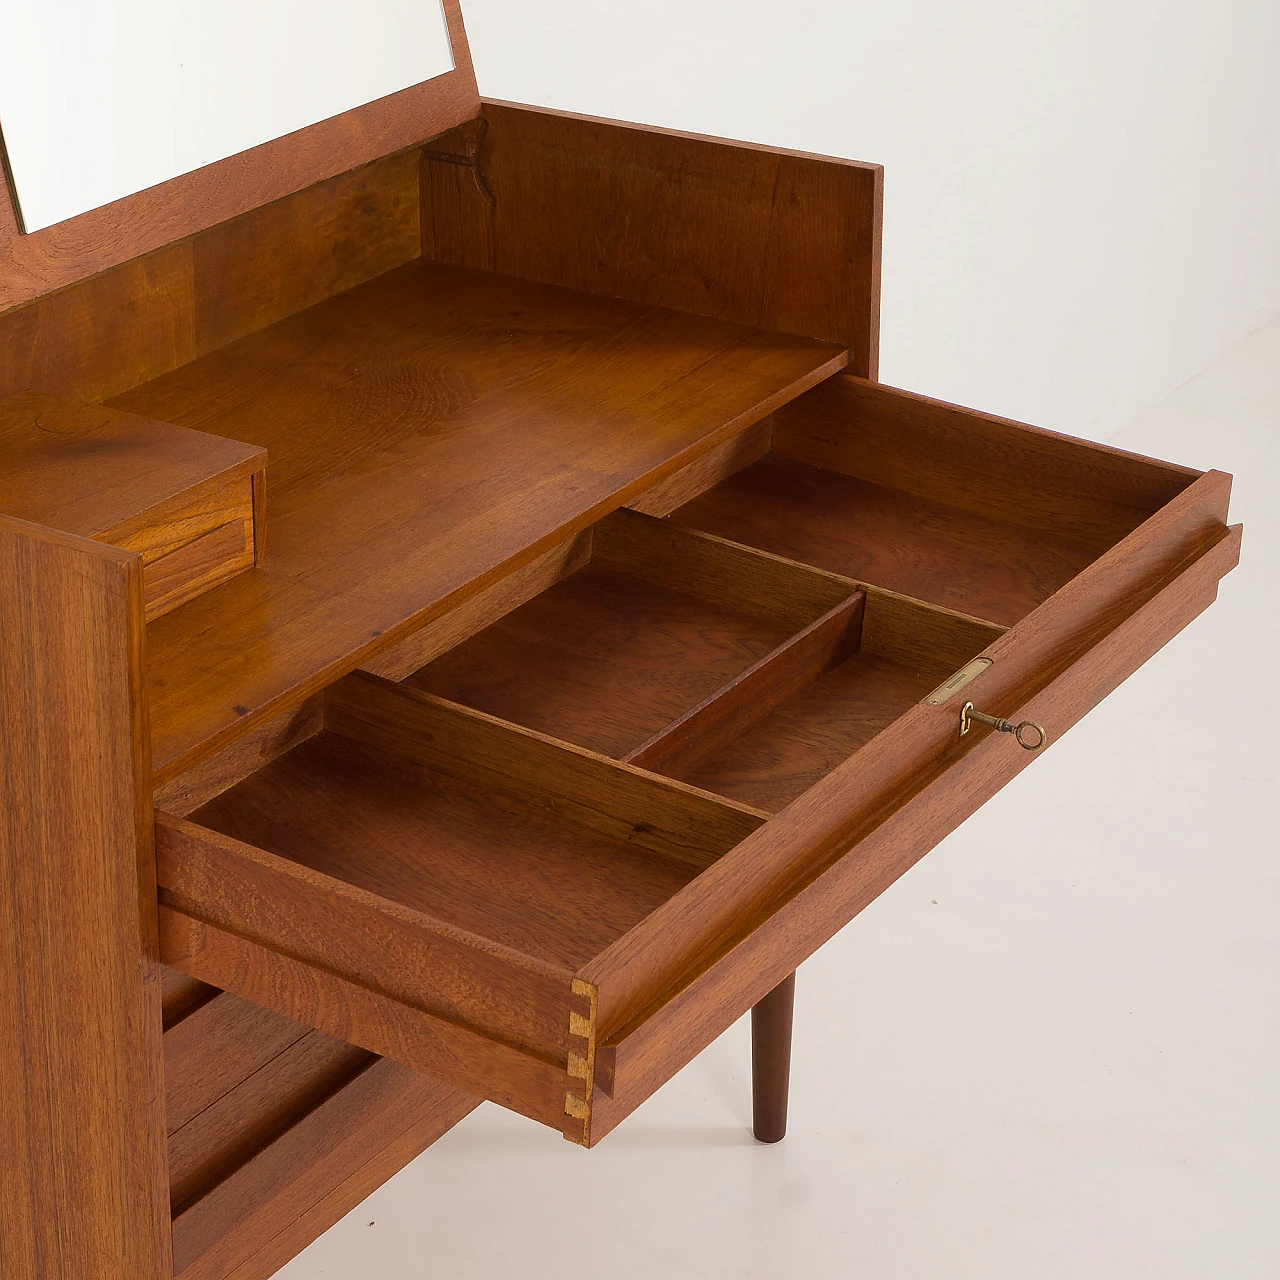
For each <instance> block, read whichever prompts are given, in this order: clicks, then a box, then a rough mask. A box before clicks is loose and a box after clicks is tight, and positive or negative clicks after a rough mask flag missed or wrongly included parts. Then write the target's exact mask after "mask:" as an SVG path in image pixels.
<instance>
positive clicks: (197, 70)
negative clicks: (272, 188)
mask: <svg viewBox="0 0 1280 1280" xmlns="http://www.w3.org/2000/svg"><path fill="white" fill-rule="evenodd" d="M453 65H454V63H453V53H452V50H451V48H450V44H449V32H448V27H447V26H446V23H445V16H444V10H443V7H442V4H441V0H113V2H112V3H106V2H104V0H0V137H2V138H3V143H4V152H5V157H6V163H7V166H8V170H9V177H10V185H11V187H12V188H13V191H14V196H15V200H16V203H17V206H18V212H19V218H20V221H21V225H22V229H23V230H24V231H27V232H32V231H38V230H40V229H42V228H44V227H49V226H52V225H54V224H55V223H58V222H63V221H65V220H66V219H67V218H72V217H75V216H76V215H77V214H81V213H86V212H88V211H89V210H90V209H96V208H97V207H98V206H100V205H104V204H108V203H110V202H111V201H112V200H118V199H120V198H121V197H122V196H127V195H132V194H133V193H134V192H137V191H143V190H145V189H146V188H147V187H151V186H155V185H156V183H159V182H165V181H167V180H168V179H170V178H175V177H177V176H178V175H179V174H183V173H189V172H191V171H192V170H193V169H198V168H201V167H202V166H203V165H207V164H211V163H213V162H214V161H215V160H222V159H225V158H226V157H227V156H232V155H235V154H237V153H238V152H241V151H247V150H248V149H249V148H251V147H255V146H258V145H259V144H261V143H263V142H269V141H271V139H273V138H278V137H281V136H283V135H284V134H287V133H292V132H293V131H294V130H296V129H301V128H304V127H306V126H307V125H311V124H316V123H318V122H319V121H321V120H327V119H328V118H329V117H331V116H335V115H339V114H340V113H341V112H343V111H348V110H350V109H351V108H353V107H358V106H363V105H364V104H365V103H367V102H373V101H374V100H375V99H377V98H382V97H385V96H387V95H388V94H391V93H396V92H398V91H399V90H401V89H407V88H409V86H411V85H415V84H418V83H420V82H421V81H423V80H429V79H431V78H433V77H434V76H438V75H443V74H444V73H445V72H447V71H451V70H452V69H453Z"/></svg>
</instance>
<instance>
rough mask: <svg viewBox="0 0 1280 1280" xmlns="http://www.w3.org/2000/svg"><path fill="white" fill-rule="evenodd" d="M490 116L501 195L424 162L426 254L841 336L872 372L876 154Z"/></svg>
mask: <svg viewBox="0 0 1280 1280" xmlns="http://www.w3.org/2000/svg"><path fill="white" fill-rule="evenodd" d="M484 118H485V120H486V121H487V122H488V132H487V135H486V137H485V138H484V140H483V142H482V143H481V146H480V153H479V160H480V169H481V173H482V174H483V180H484V182H485V183H486V185H487V186H488V187H489V188H490V190H491V192H492V195H493V197H494V202H493V203H490V202H489V200H488V199H487V198H486V196H485V194H484V192H483V191H482V190H481V188H480V185H479V183H478V182H477V181H476V179H475V171H474V170H473V169H470V168H468V167H466V166H463V165H459V164H450V163H448V162H445V161H440V160H432V159H431V158H430V157H427V158H425V159H424V162H423V169H422V173H423V187H422V197H423V198H422V235H423V255H424V256H425V257H427V258H433V259H435V260H437V261H441V262H453V263H458V264H460V265H464V266H471V267H481V268H485V269H488V270H490V271H498V272H501V273H502V274H504V275H514V276H522V277H524V278H526V279H529V280H540V281H543V282H545V283H547V284H559V285H566V286H568V287H569V288H573V289H582V290H585V291H586V292H588V293H598V294H607V295H610V296H612V297H618V298H627V299H629V300H631V301H633V302H645V303H652V304H654V305H656V306H663V307H674V308H676V309H677V310H680V311H691V312H693V313H695V314H697V315H705V316H712V317H714V318H715V319H717V320H734V321H737V322H739V323H741V324H749V325H755V326H757V327H759V328H763V329H774V330H778V331H780V332H784V333H794V334H799V335H800V336H802V337H806V338H819V339H821V340H823V341H826V342H838V343H840V344H841V345H842V346H845V347H848V348H849V350H850V365H849V367H850V369H851V370H852V371H853V372H854V373H857V374H860V375H862V376H863V377H870V378H874V377H875V376H876V369H877V363H878V355H879V331H880V234H881V225H880V224H881V205H882V190H883V171H882V170H881V168H880V166H879V165H871V164H859V163H855V162H853V161H849V160H836V159H830V158H827V157H824V156H813V155H806V154H803V153H801V152H795V151H780V150H776V149H773V148H769V147H760V146H754V145H751V144H747V143H740V142H726V141H723V140H721V139H718V138H705V137H699V136H698V135H696V134H690V133H676V132H674V131H672V130H667V129H652V128H647V127H645V126H642V125H633V124H621V123H619V122H617V121H613V120H599V119H595V118H593V117H590V116H579V115H572V114H570V113H568V112H563V111H548V110H544V109H541V108H536V107H522V106H516V105H515V104H512V103H505V102H486V103H485V104H484ZM435 148H437V149H440V150H443V151H446V152H448V151H454V152H457V153H459V154H463V155H465V140H464V139H462V138H460V137H458V136H456V135H455V136H454V137H453V138H452V139H450V138H448V137H446V138H442V139H440V140H439V142H437V143H436V144H435Z"/></svg>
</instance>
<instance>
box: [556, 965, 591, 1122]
mask: <svg viewBox="0 0 1280 1280" xmlns="http://www.w3.org/2000/svg"><path fill="white" fill-rule="evenodd" d="M572 990H573V994H574V995H575V996H586V998H587V1000H588V1002H589V1008H590V1012H589V1013H588V1014H587V1016H585V1017H584V1016H583V1015H582V1014H580V1013H578V1012H577V1011H576V1010H573V1009H571V1010H570V1011H569V1034H570V1035H571V1036H575V1037H577V1038H578V1039H582V1040H585V1041H586V1042H587V1043H586V1045H585V1050H586V1052H585V1053H581V1052H578V1051H576V1050H572V1049H571V1050H570V1051H569V1061H568V1073H569V1077H570V1079H572V1080H581V1081H582V1092H581V1093H580V1094H579V1093H578V1092H577V1091H576V1090H574V1089H566V1090H565V1095H564V1113H565V1115H567V1116H569V1117H571V1118H572V1119H574V1120H580V1121H581V1122H582V1136H581V1137H580V1138H579V1137H578V1136H577V1134H576V1133H570V1134H566V1135H565V1136H566V1137H568V1138H569V1139H570V1140H571V1141H577V1142H580V1143H581V1145H582V1146H584V1147H585V1146H587V1145H588V1143H589V1141H590V1137H591V1092H592V1089H593V1088H594V1087H595V1074H596V1008H597V1001H598V992H597V989H596V988H595V987H594V986H592V984H591V983H589V982H583V981H582V979H581V978H574V980H573V987H572Z"/></svg>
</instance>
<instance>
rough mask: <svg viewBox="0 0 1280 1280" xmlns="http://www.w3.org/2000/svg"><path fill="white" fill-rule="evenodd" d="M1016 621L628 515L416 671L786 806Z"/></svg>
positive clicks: (706, 786) (609, 746)
mask: <svg viewBox="0 0 1280 1280" xmlns="http://www.w3.org/2000/svg"><path fill="white" fill-rule="evenodd" d="M757 465H758V464H757ZM1003 630H1004V628H1003V627H1001V626H999V625H998V624H995V623H991V622H987V621H984V620H983V619H980V618H971V617H968V616H966V615H963V614H960V613H957V612H955V611H952V610H948V609H945V608H942V607H940V606H936V605H931V604H928V603H925V602H923V601H919V600H913V599H911V598H909V597H907V596H904V595H901V594H899V593H897V592H893V591H887V590H884V589H883V588H880V587H875V586H870V585H865V584H860V583H859V582H857V581H855V580H853V579H851V578H848V577H845V576H843V575H839V574H834V573H829V572H827V571H825V570H824V569H821V568H818V567H816V566H814V565H806V564H800V563H798V562H794V561H791V560H788V559H786V558H785V557H782V556H776V555H772V554H762V553H761V552H759V551H758V550H756V549H754V548H750V547H746V546H742V545H739V544H737V543H734V542H731V541H729V540H727V539H724V538H720V537H716V536H708V535H706V534H704V533H701V532H699V531H694V530H692V529H689V528H685V527H682V526H680V525H677V524H675V523H674V522H671V521H663V520H659V519H656V518H655V517H652V516H648V515H644V514H641V513H637V512H628V511H624V512H617V513H615V514H614V515H612V516H610V517H608V518H607V519H606V520H604V521H601V522H600V524H598V525H596V526H595V528H594V529H593V531H592V538H591V550H590V553H589V559H588V560H587V561H586V562H585V563H584V564H583V565H582V566H581V567H580V568H578V569H576V570H575V571H573V572H571V573H570V574H568V575H567V576H565V577H564V578H562V579H560V580H559V581H558V582H556V583H554V584H553V585H552V586H550V587H549V588H548V589H547V590H545V591H543V592H541V593H540V594H538V595H536V596H535V597H534V598H533V599H531V600H529V601H527V602H526V603H524V604H522V605H520V606H519V607H517V608H514V609H513V610H511V612H509V613H507V614H505V615H504V616H502V617H500V618H499V619H497V620H496V621H495V622H493V623H491V624H490V625H489V626H487V627H485V628H483V629H482V630H480V631H478V632H477V633H476V634H474V635H472V636H470V637H468V638H467V639H466V640H464V641H463V642H462V643H460V644H458V645H457V646H455V647H454V648H452V649H450V650H449V651H448V652H446V653H444V654H442V655H441V656H439V657H438V658H436V659H434V660H433V661H431V662H429V663H427V664H425V665H424V666H422V667H421V668H419V669H418V670H417V671H415V672H413V673H412V674H410V675H408V676H407V677H405V680H404V683H405V684H406V685H408V686H410V687H413V688H416V689H420V690H423V691H424V692H427V693H431V694H434V695H436V696H438V697H441V698H445V699H448V700H450V701H451V702H455V703H459V704H463V705H466V706H468V707H472V708H474V709H476V710H479V711H483V712H485V713H487V714H489V715H493V716H496V717H499V718H501V719H503V720H505V721H510V722H513V723H515V724H519V725H523V726H525V727H527V728H531V729H536V730H538V731H540V732H543V733H546V734H549V735H552V736H554V737H556V738H559V739H563V740H565V741H567V742H570V743H574V744H576V745H578V746H582V747H587V748H590V749H591V750H594V751H598V752H600V753H602V754H604V755H607V756H610V757H612V758H614V759H617V760H622V761H626V762H628V763H631V764H635V765H640V766H642V767H643V768H645V769H648V770H652V771H654V772H657V773H661V774H664V775H666V776H668V777H674V778H679V779H681V780H683V781H687V782H689V783H691V784H692V785H694V786H696V787H698V788H700V789H703V790H706V791H710V792H714V793H716V794H718V795H721V796H728V797H731V798H733V799H735V800H738V801H741V802H743V803H745V804H748V805H751V806H753V807H755V808H758V809H760V810H762V811H765V812H769V813H772V812H776V811H777V810H779V809H781V808H784V807H785V806H786V805H787V804H788V803H790V802H791V801H792V800H794V799H795V798H796V797H797V796H798V795H800V794H801V793H802V792H804V791H805V790H807V789H808V787H810V786H812V785H813V784H814V783H815V782H817V781H818V780H819V779H820V778H822V777H824V776H825V775H826V774H827V773H829V772H830V771H831V770H832V769H834V768H835V767H836V766H837V765H838V764H840V763H841V762H842V761H843V760H845V759H847V758H848V757H849V756H850V755H852V754H853V753H854V752H855V751H857V750H858V749H859V748H860V747H862V746H864V745H865V744H866V743H867V742H869V741H870V740H871V739H872V738H873V737H875V735H876V734H877V733H879V732H880V731H881V730H882V729H885V728H887V727H888V726H889V725H890V724H891V723H892V722H893V721H894V720H896V719H897V717H898V716H899V715H901V714H902V713H903V712H904V711H906V710H907V709H908V708H909V707H910V706H911V705H912V704H913V703H915V702H918V701H919V700H920V699H921V698H923V697H924V696H925V695H926V694H927V693H928V692H929V691H930V690H931V689H933V688H934V687H936V686H937V685H938V683H939V682H940V681H941V680H943V679H945V678H946V677H947V676H948V675H950V674H951V673H952V672H953V671H955V670H957V669H958V668H959V667H961V666H963V665H964V664H965V663H966V662H968V661H969V660H970V659H971V658H973V657H974V656H975V655H976V654H978V653H980V652H981V651H982V650H983V649H984V648H985V647H986V646H987V645H988V644H989V643H990V642H991V641H992V640H994V639H995V638H996V637H997V636H999V635H1000V634H1001V633H1002V632H1003Z"/></svg>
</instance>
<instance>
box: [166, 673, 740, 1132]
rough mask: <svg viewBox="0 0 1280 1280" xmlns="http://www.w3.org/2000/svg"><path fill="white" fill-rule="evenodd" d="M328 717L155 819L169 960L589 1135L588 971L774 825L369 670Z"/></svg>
mask: <svg viewBox="0 0 1280 1280" xmlns="http://www.w3.org/2000/svg"><path fill="white" fill-rule="evenodd" d="M324 719H325V723H326V728H325V729H324V730H323V731H322V732H321V733H319V734H316V735H315V736H313V737H310V738H308V739H307V740H306V741H305V742H303V743H302V744H301V745H299V746H297V747H295V748H293V749H292V750H291V751H289V752H287V753H285V754H284V755H282V756H281V757H279V758H278V759H276V760H274V761H273V762H271V763H270V764H268V765H267V766H265V767H264V768H262V769H260V770H259V771H257V772H256V773H254V774H252V775H251V776H250V777H249V778H247V779H245V780H244V781H243V782H241V783H239V784H238V785H236V786H235V787H233V788H231V789H230V790H228V791H226V792H224V793H223V794H222V795H220V796H218V797H216V798H215V799H214V800H212V801H210V802H209V803H207V804H205V805H204V806H203V807H201V808H200V809H198V810H196V811H195V812H194V813H192V814H191V815H190V816H189V818H188V819H187V820H182V819H178V818H171V817H167V816H165V815H163V814H162V815H160V816H159V817H158V819H157V832H158V853H159V869H160V884H161V886H162V897H161V902H162V933H163V946H164V953H165V955H166V958H167V960H168V961H169V962H170V963H174V964H176V965H178V966H179V967H181V968H184V969H185V970H186V971H187V972H189V973H191V974H193V975H194V976H203V977H205V978H206V979H207V980H209V981H212V982H215V983H216V984H217V985H220V986H222V987H224V988H225V989H228V990H232V991H235V992H237V993H238V994H241V995H244V996H246V997H248V998H249V999H252V1000H255V1001H257V1002H258V1003H261V1004H265V1005H267V1006H268V1007H272V1008H275V1009H277V1010H278V1011H279V1012H282V1013H285V1014H287V1015H288V1016H290V1017H293V1018H295V1019H297V1020H299V1021H302V1022H305V1023H309V1024H311V1025H313V1026H316V1027H319V1028H320V1029H321V1030H326V1031H329V1032H330V1033H331V1034H335V1035H338V1036H341V1037H342V1038H344V1039H346V1040H350V1041H352V1042H353V1043H356V1044H359V1045H362V1046H363V1047H365V1048H367V1049H370V1050H372V1051H374V1052H377V1053H381V1054H383V1055H385V1056H388V1057H392V1058H396V1059H398V1060H400V1061H402V1062H404V1063H406V1064H407V1065H409V1066H413V1067H416V1068H417V1069H418V1070H421V1071H423V1072H426V1073H427V1074H430V1075H433V1076H436V1077H438V1078H440V1079H443V1080H446V1081H448V1082H449V1083H452V1084H457V1085H460V1086H461V1087H464V1088H467V1089H469V1090H470V1091H472V1092H474V1093H479V1094H483V1095H484V1096H486V1097H490V1098H493V1099H494V1100H496V1101H498V1102H502V1103H504V1104H505V1105H508V1106H511V1107H513V1108H514V1109H516V1110H519V1111H522V1112H524V1113H525V1114H527V1115H530V1116H533V1117H534V1118H535V1119H539V1120H542V1121H543V1122H544V1123H548V1124H551V1125H554V1126H556V1127H557V1128H561V1129H563V1130H564V1131H565V1132H566V1133H567V1134H569V1135H570V1136H573V1137H575V1138H576V1139H577V1140H579V1141H581V1140H582V1137H583V1131H584V1130H583V1127H584V1123H585V1116H586V1110H587V1109H586V1103H585V1097H586V1096H587V1095H586V1094H585V1093H584V1088H583V1085H584V1081H585V1080H587V1079H589V1077H588V1076H584V1075H583V1074H582V1073H583V1072H585V1071H587V1069H588V1064H589V1063H591V1061H592V1059H593V1054H594V1035H595V1022H594V993H593V990H592V989H591V988H590V987H589V986H588V985H587V984H583V983H581V982H580V981H579V980H578V978H577V973H578V971H579V970H580V969H581V968H582V967H583V966H584V965H585V964H587V963H588V962H589V961H590V960H592V959H594V958H595V957H596V956H597V955H598V954H600V953H602V952H603V951H605V950H606V949H607V948H608V947H609V946H610V945H611V944H613V943H614V942H616V941H617V940H618V939H619V938H620V937H622V936H624V935H625V934H626V932H627V931H628V930H629V929H631V928H632V927H634V925H635V924H637V923H638V922H639V921H640V920H642V919H644V918H645V917H646V916H647V915H649V914H651V913H652V911H653V910H654V909H655V908H656V907H657V906H659V905H660V904H661V903H663V902H665V901H668V900H669V899H670V898H671V897H673V896H674V895H675V894H677V893H678V892H679V891H680V889H682V888H683V887H684V886H685V885H687V884H689V883H690V882H691V881H692V880H694V879H695V878H696V876H697V874H698V871H699V870H700V869H701V868H702V867H704V866H707V865H709V864H710V863H711V862H713V861H714V860H715V859H716V858H718V857H720V856H721V855H722V854H723V853H724V852H725V851H726V850H728V849H730V848H732V847H734V846H735V845H737V844H738V843H740V842H741V841H742V840H743V839H744V838H745V837H746V836H747V835H749V834H750V833H751V832H752V831H754V830H755V829H756V828H757V827H758V826H760V824H761V823H762V822H763V821H764V815H762V814H758V813H756V812H754V811H752V810H750V809H748V808H746V807H744V806H737V805H734V804H732V803H730V802H727V801H723V800H719V799H717V798H715V797H712V796H708V795H704V794H702V793H700V792H697V791H695V790H693V789H691V788H687V787H683V786H681V785H680V784H679V783H675V782H670V781H667V780H664V779H661V778H658V777H656V776H654V775H651V774H649V773H646V772H645V771H643V770H639V769H633V768H631V767H629V766H626V765H620V764H617V763H614V762H612V761H608V760H605V759H604V758H602V757H599V756H596V755H594V754H593V753H591V752H587V751H581V750H578V749H576V748H573V747H570V746H567V745H564V744H560V743H557V742H555V741H554V740H552V739H549V738H545V737H543V736H542V735H538V734H534V733H532V732H529V731H525V730H521V729H518V728H515V727H514V726H508V725H505V724H503V723H501V722H499V721H496V720H494V719H492V718H491V717H488V716H485V715H483V714H481V713H479V712H473V711H469V710H466V709H464V708H460V707H457V706H454V705H453V704H451V703H448V702H445V701H444V700H442V699H438V698H434V697H432V696H431V695H429V694H424V693H420V692H418V691H416V690H412V689H408V688H405V687H403V686H398V685H395V684H392V683H390V682H387V681H383V680H381V679H380V678H378V677H376V676H371V675H357V676H352V677H349V678H348V679H347V680H345V681H342V682H340V683H339V684H338V685H336V686H334V687H333V688H331V689H330V690H329V692H328V695H327V698H326V705H325V713H324ZM215 975H216V976H215ZM566 1098H568V1101H566ZM566 1106H568V1108H569V1109H568V1110H566Z"/></svg>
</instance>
